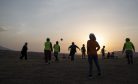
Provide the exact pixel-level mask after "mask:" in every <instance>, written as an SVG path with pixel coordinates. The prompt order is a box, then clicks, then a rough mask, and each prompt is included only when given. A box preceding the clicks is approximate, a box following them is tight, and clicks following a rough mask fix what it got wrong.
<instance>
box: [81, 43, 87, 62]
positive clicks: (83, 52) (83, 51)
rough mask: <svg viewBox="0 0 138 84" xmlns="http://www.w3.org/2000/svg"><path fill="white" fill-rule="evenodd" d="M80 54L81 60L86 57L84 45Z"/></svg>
mask: <svg viewBox="0 0 138 84" xmlns="http://www.w3.org/2000/svg"><path fill="white" fill-rule="evenodd" d="M81 53H82V59H85V56H86V49H85V45H84V44H83V45H82V47H81Z"/></svg>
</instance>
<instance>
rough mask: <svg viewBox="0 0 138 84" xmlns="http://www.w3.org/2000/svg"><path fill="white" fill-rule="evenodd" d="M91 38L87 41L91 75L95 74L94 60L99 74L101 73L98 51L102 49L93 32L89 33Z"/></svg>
mask: <svg viewBox="0 0 138 84" xmlns="http://www.w3.org/2000/svg"><path fill="white" fill-rule="evenodd" d="M89 38H90V40H88V41H87V54H88V62H89V77H92V76H93V73H92V70H93V61H94V63H95V65H96V67H97V70H98V75H99V76H100V75H101V69H100V66H99V62H98V54H97V51H98V50H99V49H100V46H99V44H98V42H97V41H96V37H95V35H94V34H93V33H91V34H90V35H89Z"/></svg>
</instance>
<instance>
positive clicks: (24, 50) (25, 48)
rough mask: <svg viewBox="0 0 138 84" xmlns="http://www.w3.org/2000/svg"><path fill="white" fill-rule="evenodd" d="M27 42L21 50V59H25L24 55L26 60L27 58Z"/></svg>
mask: <svg viewBox="0 0 138 84" xmlns="http://www.w3.org/2000/svg"><path fill="white" fill-rule="evenodd" d="M27 44H28V43H27V42H26V43H25V44H24V46H23V48H22V50H21V57H20V59H23V57H25V60H27V50H28V47H27Z"/></svg>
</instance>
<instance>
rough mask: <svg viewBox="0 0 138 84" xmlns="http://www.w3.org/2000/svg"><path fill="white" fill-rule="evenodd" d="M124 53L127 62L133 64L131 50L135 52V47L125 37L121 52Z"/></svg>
mask: <svg viewBox="0 0 138 84" xmlns="http://www.w3.org/2000/svg"><path fill="white" fill-rule="evenodd" d="M124 51H125V53H126V58H127V60H128V64H133V52H135V47H134V45H133V43H132V42H131V41H130V39H129V38H126V42H125V43H124V46H123V50H122V53H124Z"/></svg>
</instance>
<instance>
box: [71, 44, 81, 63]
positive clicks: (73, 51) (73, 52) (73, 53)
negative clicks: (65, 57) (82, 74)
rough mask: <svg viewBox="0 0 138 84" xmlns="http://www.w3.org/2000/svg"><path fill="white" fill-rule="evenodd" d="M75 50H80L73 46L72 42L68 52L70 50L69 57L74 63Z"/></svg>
mask: <svg viewBox="0 0 138 84" xmlns="http://www.w3.org/2000/svg"><path fill="white" fill-rule="evenodd" d="M76 48H78V49H79V50H80V48H79V47H78V46H77V45H75V43H74V42H72V45H70V46H69V48H68V50H70V54H69V56H71V61H74V56H75V53H76Z"/></svg>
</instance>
